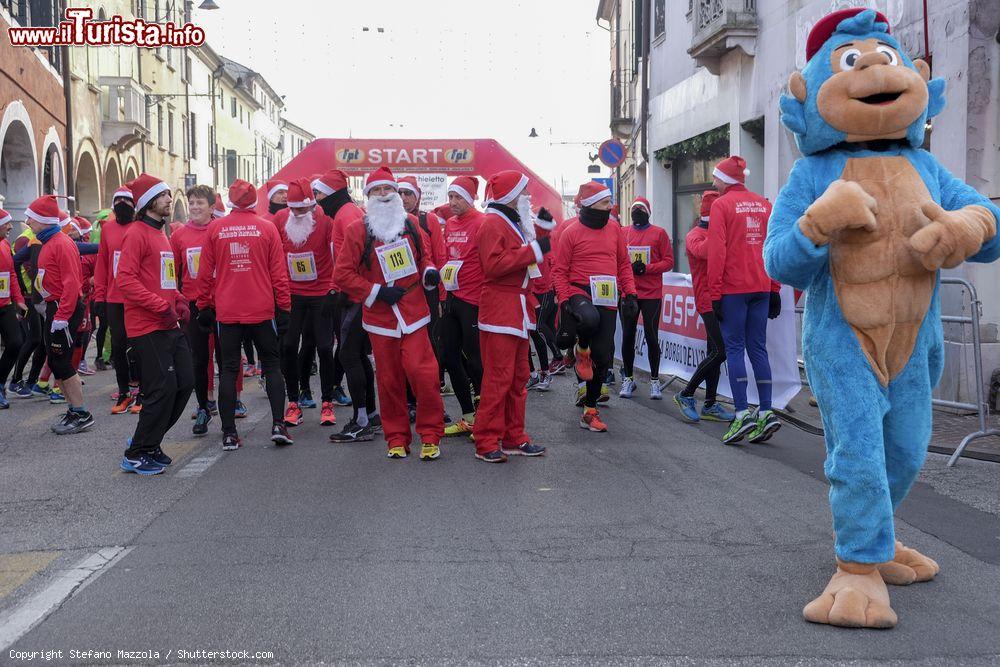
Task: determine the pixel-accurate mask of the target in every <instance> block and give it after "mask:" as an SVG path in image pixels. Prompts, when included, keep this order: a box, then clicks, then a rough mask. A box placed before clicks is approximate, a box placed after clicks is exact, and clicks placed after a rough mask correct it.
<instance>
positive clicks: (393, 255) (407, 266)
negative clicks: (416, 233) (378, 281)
mask: <svg viewBox="0 0 1000 667" xmlns="http://www.w3.org/2000/svg"><path fill="white" fill-rule="evenodd" d="M375 253H376V254H377V255H378V263H379V264H380V265H381V267H382V275H384V276H385V279H386V281H387V282H392V281H395V280H400V279H401V278H406V277H407V276H412V275H413V274H415V273H416V272H417V262H416V260H415V259H414V258H413V251H412V250H411V249H410V242H409V241H407V240H406V239H400V240H398V241H394V242H392V243H387V244H386V245H384V246H381V247H379V248H376V249H375Z"/></svg>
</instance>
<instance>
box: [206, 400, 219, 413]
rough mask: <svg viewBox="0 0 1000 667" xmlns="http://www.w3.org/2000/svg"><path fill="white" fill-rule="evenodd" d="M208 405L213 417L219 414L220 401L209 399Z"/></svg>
mask: <svg viewBox="0 0 1000 667" xmlns="http://www.w3.org/2000/svg"><path fill="white" fill-rule="evenodd" d="M206 406H207V407H208V414H210V415H212V416H213V417H214V416H215V415H217V414H219V403H218V401H209V402H208V403H207V404H206Z"/></svg>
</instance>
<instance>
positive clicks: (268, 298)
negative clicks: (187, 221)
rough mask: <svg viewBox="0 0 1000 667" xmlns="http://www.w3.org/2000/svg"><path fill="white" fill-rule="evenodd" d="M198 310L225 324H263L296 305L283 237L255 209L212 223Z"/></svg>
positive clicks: (201, 271)
mask: <svg viewBox="0 0 1000 667" xmlns="http://www.w3.org/2000/svg"><path fill="white" fill-rule="evenodd" d="M197 305H198V309H199V310H201V309H204V308H215V319H216V321H218V322H221V323H223V324H259V323H260V322H266V321H267V320H271V319H274V310H275V307H277V308H280V309H281V310H290V309H291V307H292V304H291V296H290V295H289V288H288V269H286V268H285V253H284V252H283V251H282V248H281V237H280V236H279V235H278V230H277V228H275V226H274V225H273V224H271V223H270V222H268V221H267V220H264V219H262V218H260V217H258V216H257V215H256V214H255V213H253V211H244V210H240V209H236V210H234V211H233V212H232V213H230V214H229V215H227V216H225V217H222V218H219V219H218V220H215V221H214V222H212V223H211V224H210V225H209V226H208V242H207V243H205V246H204V247H203V248H202V251H201V268H200V269H199V271H198V304H197Z"/></svg>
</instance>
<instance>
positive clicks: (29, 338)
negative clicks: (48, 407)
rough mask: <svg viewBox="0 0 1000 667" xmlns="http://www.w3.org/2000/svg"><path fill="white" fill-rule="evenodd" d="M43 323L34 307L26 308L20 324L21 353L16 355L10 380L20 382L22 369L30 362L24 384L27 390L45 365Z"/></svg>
mask: <svg viewBox="0 0 1000 667" xmlns="http://www.w3.org/2000/svg"><path fill="white" fill-rule="evenodd" d="M43 323H44V321H43V318H42V316H41V314H39V312H38V311H37V310H35V306H34V305H31V306H29V307H28V312H27V313H26V314H25V316H24V320H23V322H22V327H23V329H22V333H23V334H24V336H23V339H24V343H23V344H22V345H21V351H20V352H19V353H18V355H17V363H16V364H15V365H14V375H13V376H12V377H11V379H12V380H13V381H15V382H20V381H21V379H22V378H23V377H24V367H25V366H27V365H28V361H31V368H30V370H29V371H28V380H27V382H26V383H25V384H26V385H27V386H28V387H29V388H30V387H31V385H33V384H35V383H36V382H38V376H39V375H40V374H41V372H42V366H43V365H44V364H45V346H44V345H42V324H43Z"/></svg>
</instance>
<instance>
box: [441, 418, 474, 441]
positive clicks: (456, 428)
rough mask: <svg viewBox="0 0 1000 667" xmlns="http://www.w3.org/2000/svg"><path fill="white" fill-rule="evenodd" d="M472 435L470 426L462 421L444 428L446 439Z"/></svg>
mask: <svg viewBox="0 0 1000 667" xmlns="http://www.w3.org/2000/svg"><path fill="white" fill-rule="evenodd" d="M470 433H472V424H470V423H469V422H467V421H465V420H464V419H459V420H458V421H457V422H455V423H454V424H449V425H448V426H445V427H444V436H445V437H446V438H453V437H455V436H459V435H468V434H470Z"/></svg>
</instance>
